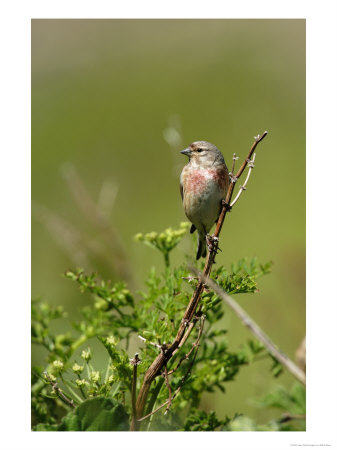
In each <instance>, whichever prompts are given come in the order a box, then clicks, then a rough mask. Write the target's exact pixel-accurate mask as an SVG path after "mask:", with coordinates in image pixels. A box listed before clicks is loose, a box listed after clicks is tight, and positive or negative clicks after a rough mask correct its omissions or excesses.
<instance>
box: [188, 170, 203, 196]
mask: <svg viewBox="0 0 337 450" xmlns="http://www.w3.org/2000/svg"><path fill="white" fill-rule="evenodd" d="M205 175H206V174H205V172H204V171H201V170H190V171H188V173H187V175H185V176H186V178H185V183H186V186H185V190H186V192H191V193H192V192H193V193H195V194H199V193H201V192H202V191H203V190H204V189H205V188H206V186H207V178H206V177H205Z"/></svg>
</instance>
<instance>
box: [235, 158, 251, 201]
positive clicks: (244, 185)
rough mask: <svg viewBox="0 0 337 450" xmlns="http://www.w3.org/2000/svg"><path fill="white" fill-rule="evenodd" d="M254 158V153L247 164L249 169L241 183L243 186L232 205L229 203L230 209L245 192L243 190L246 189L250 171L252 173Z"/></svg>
mask: <svg viewBox="0 0 337 450" xmlns="http://www.w3.org/2000/svg"><path fill="white" fill-rule="evenodd" d="M255 156H256V153H254V155H253V158H252V160H251V161H250V162H249V163H248V167H249V169H248V173H247V177H246V179H245V182H244V183H243V185H242V186H240V189H239V192H238V193H237V195H236V197H235V199H234V200H233V201H232V203H231V208H232V207H233V206H234V205H235V203H236V202H237V201H238V200H239V198H240V195H241V194H242V192H243V191H245V190H246V189H247V188H246V186H247V183H248V180H249V177H250V174H251V171H252V169H253V168H254V161H255Z"/></svg>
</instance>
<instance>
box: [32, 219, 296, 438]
mask: <svg viewBox="0 0 337 450" xmlns="http://www.w3.org/2000/svg"><path fill="white" fill-rule="evenodd" d="M187 229H188V227H187V224H185V223H182V224H181V225H180V228H179V229H177V230H172V229H171V228H168V229H167V230H165V231H164V232H162V233H154V232H153V233H147V234H144V235H143V234H142V235H140V234H139V235H137V240H139V241H141V242H143V243H145V244H147V245H150V246H151V247H153V248H155V249H157V250H159V251H160V252H161V253H162V255H163V257H164V262H165V269H164V271H162V272H159V271H158V270H157V269H155V268H152V269H151V271H150V273H149V275H148V278H147V280H146V282H145V289H144V290H143V291H141V292H138V293H137V294H132V293H131V292H130V291H129V289H128V288H127V286H126V285H125V284H124V283H121V282H119V283H114V284H112V283H111V282H109V281H107V282H106V281H103V280H99V279H98V277H97V275H96V274H90V275H88V274H85V273H84V272H83V271H82V270H67V271H66V272H65V278H67V279H69V280H71V281H73V282H75V283H76V284H77V285H78V286H79V289H80V291H81V292H83V293H88V294H89V295H90V296H91V298H92V300H93V302H92V305H91V306H87V307H85V308H82V310H81V315H82V317H81V319H80V320H79V321H77V322H73V323H72V324H71V327H72V330H69V332H67V333H65V334H55V333H54V332H53V331H52V329H53V327H52V326H51V325H52V322H53V321H55V320H58V319H61V318H63V319H64V318H65V317H66V313H65V312H64V310H63V308H62V307H61V306H59V307H51V306H49V305H48V304H46V303H44V302H41V301H37V300H35V301H34V302H33V306H32V342H33V344H34V345H39V346H41V347H43V348H44V349H45V350H47V361H46V362H47V364H46V367H43V368H42V367H34V368H33V375H32V383H33V386H32V417H33V429H34V430H36V431H48V430H50V431H51V430H54V431H55V430H59V431H61V430H62V431H76V430H77V431H84V430H96V431H108V430H115V431H117V430H121V431H122V430H127V429H129V422H130V421H131V420H132V416H133V413H134V411H133V406H132V405H133V402H134V395H135V392H134V387H136V389H137V390H138V389H139V388H140V385H141V383H142V380H143V377H144V374H145V372H146V371H147V369H148V367H149V366H150V365H151V363H152V362H153V360H154V358H156V356H157V355H158V353H159V352H163V351H164V352H165V349H169V348H170V346H171V345H172V342H173V341H174V339H175V335H176V331H177V328H178V327H179V324H180V323H181V318H182V316H183V313H184V311H185V309H186V305H187V304H188V302H189V299H190V297H191V293H192V292H193V288H194V287H195V285H196V283H197V280H196V279H195V278H194V277H193V276H191V274H190V271H189V270H188V268H187V267H186V265H185V264H182V265H180V266H178V267H171V265H170V252H171V251H172V250H173V249H174V248H175V247H176V246H177V245H178V243H179V242H180V240H181V239H182V238H183V236H184V235H185V233H186V232H187ZM270 268H271V263H269V262H268V263H265V264H261V263H259V262H258V261H257V259H256V258H252V259H248V258H243V259H241V260H240V261H238V262H237V263H234V264H232V265H231V267H230V268H225V267H223V266H221V267H218V268H217V269H215V270H214V271H213V274H212V276H213V278H214V279H215V280H216V281H217V283H218V284H219V285H220V286H221V287H222V288H223V289H225V290H226V291H227V292H228V293H230V294H231V295H235V294H237V293H240V294H253V293H255V292H257V290H258V285H257V280H258V279H259V278H260V277H262V276H264V275H266V274H268V273H269V272H270ZM224 314H225V311H224V307H223V302H222V300H221V299H220V298H219V297H218V296H217V295H216V294H215V293H214V292H212V291H210V290H205V291H204V292H203V294H202V298H201V302H200V307H199V309H198V311H197V312H196V314H195V317H194V319H193V321H194V322H193V325H194V327H192V328H191V331H190V335H189V339H186V341H184V342H182V346H181V348H180V349H179V352H178V353H176V354H174V355H173V356H172V358H171V359H170V361H169V363H168V364H167V366H165V371H164V372H163V373H160V374H158V376H157V377H156V378H155V380H154V382H153V383H152V384H151V386H150V389H149V393H148V400H147V403H146V408H145V411H144V415H145V416H147V417H146V418H145V419H144V420H143V421H142V425H141V426H142V429H143V430H189V431H210V430H228V431H230V430H236V429H241V430H243V429H248V428H251V429H260V428H259V427H260V426H259V425H256V424H255V423H254V422H253V421H252V419H249V418H246V417H244V416H240V415H236V416H234V417H233V418H231V419H230V418H228V417H226V418H225V419H219V418H217V417H216V415H215V413H214V412H210V413H206V412H204V411H201V410H200V409H199V407H200V402H201V400H202V396H203V394H204V393H205V392H215V391H216V390H218V391H220V392H221V393H225V391H226V383H228V382H229V381H233V380H235V377H236V375H237V374H238V372H239V371H240V368H241V367H242V366H243V365H247V364H250V363H253V362H254V360H255V358H256V357H261V355H262V356H265V357H269V356H270V355H269V353H268V352H267V351H266V349H265V348H264V347H263V345H261V344H260V343H259V342H258V341H254V340H250V341H248V342H247V343H245V345H243V346H242V348H241V349H240V350H239V351H233V350H232V349H231V348H230V345H229V342H228V340H227V339H226V335H227V330H226V329H224V328H223V326H222V325H221V318H222V317H223V315H224ZM92 339H95V340H96V341H97V343H98V344H99V345H100V346H101V348H102V351H103V352H105V361H106V363H105V368H104V369H103V370H102V369H99V368H98V365H99V364H98V358H97V357H96V356H97V355H96V353H94V352H93V351H92V349H91V347H90V346H89V342H88V341H90V340H92ZM131 341H132V343H133V346H135V345H137V347H139V356H137V359H136V362H135V359H132V356H133V355H132V354H131V353H130V342H131ZM100 359H101V358H100ZM272 362H273V364H274V365H273V366H272V369H271V370H272V373H273V375H274V376H277V375H279V373H280V370H279V369H280V366H279V364H278V363H277V364H275V360H274V359H272ZM135 374H136V375H137V378H135ZM296 389H298V388H296ZM287 395H288V397H287ZM301 395H302V394H301V393H300V391H299V390H295V391H294V392H292V393H290V394H288V393H287V392H286V391H282V393H281V391H280V392H278V393H276V394H275V393H274V394H272V393H270V394H269V397H268V396H266V398H265V399H264V400H263V401H264V403H261V402H260V404H259V406H261V405H262V404H263V405H264V407H268V408H271V407H275V406H279V407H281V409H284V410H285V411H288V412H295V411H296V412H297V413H299V411H301V414H302V412H303V401H302V400H303V398H302V397H301ZM300 398H301V400H300ZM282 399H283V400H282ZM286 399H287V401H286ZM297 401H298V402H300V404H301V408H302V409H301V408H298V409H296V408H295V407H293V406H292V405H293V404H295V403H296V402H297ZM158 408H161V410H160V411H157V412H156V413H153V412H154V411H156V410H157V409H158ZM165 412H166V414H164V413H165ZM291 426H292V425H291V421H289V422H288V423H287V424H286V425H285V423H281V422H277V423H276V422H275V423H273V424H272V425H271V424H269V425H268V424H267V425H266V427H267V429H280V430H281V429H285V428H282V427H288V428H287V429H291ZM254 427H255V428H254ZM268 427H271V428H268ZM273 427H274V428H273Z"/></svg>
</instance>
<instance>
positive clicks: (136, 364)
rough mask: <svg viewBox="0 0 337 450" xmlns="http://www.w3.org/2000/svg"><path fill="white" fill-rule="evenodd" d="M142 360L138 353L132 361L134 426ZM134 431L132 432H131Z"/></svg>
mask: <svg viewBox="0 0 337 450" xmlns="http://www.w3.org/2000/svg"><path fill="white" fill-rule="evenodd" d="M140 362H141V361H140V359H139V356H138V353H136V354H135V357H134V358H133V359H131V361H130V363H131V365H132V366H133V376H132V390H131V398H132V423H133V424H134V423H135V421H136V390H137V366H138V364H139V363H140ZM131 431H132V430H131Z"/></svg>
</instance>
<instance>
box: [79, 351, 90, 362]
mask: <svg viewBox="0 0 337 450" xmlns="http://www.w3.org/2000/svg"><path fill="white" fill-rule="evenodd" d="M81 357H82V358H83V359H84V360H85V361H86V362H88V361H90V360H91V351H90V348H88V350H83V351H82V353H81Z"/></svg>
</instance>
